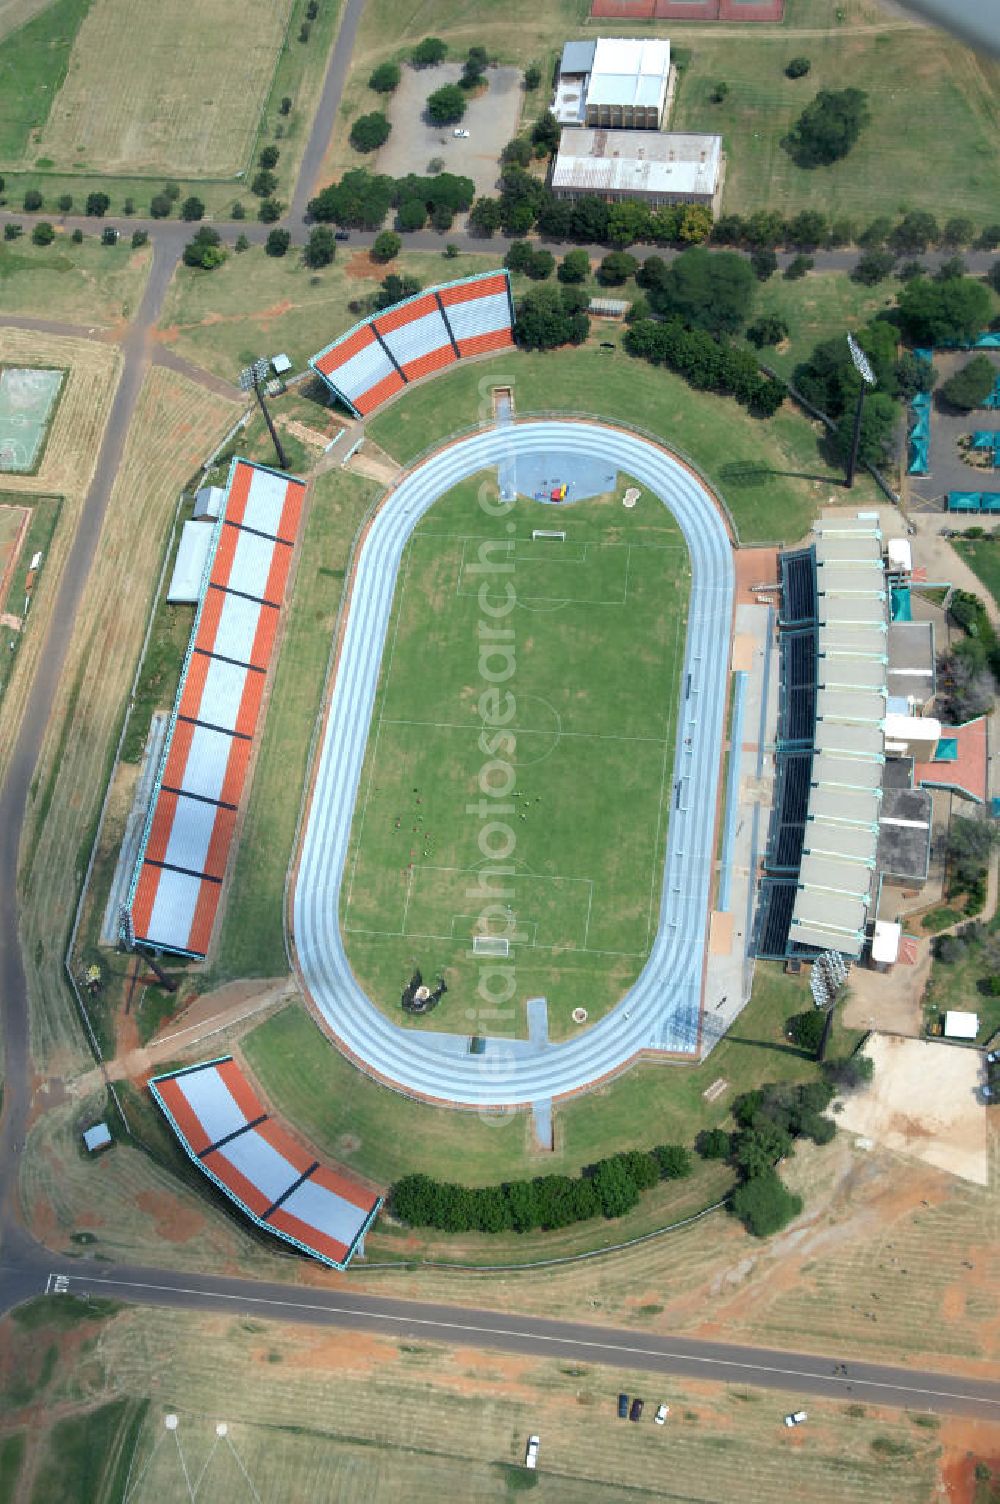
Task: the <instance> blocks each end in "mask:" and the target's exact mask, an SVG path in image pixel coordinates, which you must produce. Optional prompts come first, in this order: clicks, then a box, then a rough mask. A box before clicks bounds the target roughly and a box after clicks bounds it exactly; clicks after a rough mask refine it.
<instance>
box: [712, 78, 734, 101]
mask: <svg viewBox="0 0 1000 1504" xmlns="http://www.w3.org/2000/svg"><path fill="white" fill-rule="evenodd" d="M728 93H729V85H728V84H727V83H725V82H724V81H723V80H721V79H720V81H719V82H718V83H717V84H716V86H715V88H714V89H713V90H712V92H711V94H710V95H709V96H708V97H709V99H710V100H711V101H712V103H713V104H721V103H722V101H723V100H724V99H725V98H726V96H727V95H728Z"/></svg>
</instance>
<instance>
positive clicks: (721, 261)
mask: <svg viewBox="0 0 1000 1504" xmlns="http://www.w3.org/2000/svg"><path fill="white" fill-rule="evenodd" d="M753 283H754V277H753V272H752V270H751V268H750V266H749V264H748V262H747V261H746V260H745V259H744V257H742V256H738V255H736V253H735V252H733V251H709V250H706V249H705V247H704V246H693V247H692V248H691V250H688V251H682V252H681V254H680V255H679V256H678V257H677V259H676V260H675V261H674V262H672V263H671V265H670V266H669V267H668V268H667V270H666V273H665V274H664V277H663V283H662V288H661V289H659V290H655V289H651V296H650V302H651V303H652V305H653V307H654V309H655V310H656V311H657V313H662V314H675V315H677V316H678V317H679V318H682V319H683V320H684V322H685V323H686V324H688V325H690V326H691V327H692V328H696V329H707V330H709V331H710V332H711V333H713V334H722V333H732V332H735V331H736V330H737V329H739V328H740V327H741V326H742V324H743V323H744V321H745V319H746V315H747V313H748V312H749V309H750V304H751V301H752V298H753Z"/></svg>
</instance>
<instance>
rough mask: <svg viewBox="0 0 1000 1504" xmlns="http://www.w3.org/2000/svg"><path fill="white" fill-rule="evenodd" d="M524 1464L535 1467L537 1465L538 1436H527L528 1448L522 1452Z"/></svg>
mask: <svg viewBox="0 0 1000 1504" xmlns="http://www.w3.org/2000/svg"><path fill="white" fill-rule="evenodd" d="M524 1465H525V1467H537V1466H538V1437H537V1436H529V1437H528V1450H527V1451H526V1452H525V1454H524Z"/></svg>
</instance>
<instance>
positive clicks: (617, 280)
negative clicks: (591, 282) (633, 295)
mask: <svg viewBox="0 0 1000 1504" xmlns="http://www.w3.org/2000/svg"><path fill="white" fill-rule="evenodd" d="M638 265H639V263H638V261H636V259H635V257H634V256H630V255H629V253H628V251H610V252H609V253H608V255H607V256H605V257H604V260H603V261H602V262H601V264H600V266H599V267H598V268H597V280H598V282H600V284H601V286H602V287H620V286H621V285H622V283H623V282H626V281H627V280H628V278H629V277H634V276H635V273H636V269H637V267H638Z"/></svg>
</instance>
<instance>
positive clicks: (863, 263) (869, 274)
mask: <svg viewBox="0 0 1000 1504" xmlns="http://www.w3.org/2000/svg"><path fill="white" fill-rule="evenodd" d="M895 264H896V257H895V255H894V254H893V252H892V251H880V250H878V249H877V248H875V247H873V248H872V249H871V250H868V251H862V253H861V255H860V256H859V257H858V259H857V261H856V262H855V263H854V265H853V267H852V268H851V280H852V282H860V283H861V284H862V286H863V287H874V286H875V284H876V283H877V282H884V281H885V279H886V277H888V276H889V274H890V272H891V271H892V269H893V267H894V266H895Z"/></svg>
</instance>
